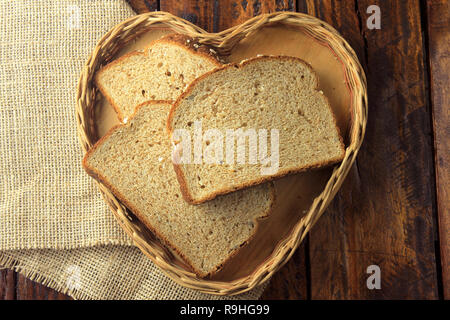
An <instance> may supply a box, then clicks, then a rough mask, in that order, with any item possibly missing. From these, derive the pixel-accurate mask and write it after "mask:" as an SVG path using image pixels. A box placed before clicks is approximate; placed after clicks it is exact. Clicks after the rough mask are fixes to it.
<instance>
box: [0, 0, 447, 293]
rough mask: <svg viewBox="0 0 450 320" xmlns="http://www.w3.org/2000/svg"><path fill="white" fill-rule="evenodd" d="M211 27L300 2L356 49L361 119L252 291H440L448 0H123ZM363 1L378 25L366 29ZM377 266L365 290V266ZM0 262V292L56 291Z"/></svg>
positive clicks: (443, 286)
mask: <svg viewBox="0 0 450 320" xmlns="http://www.w3.org/2000/svg"><path fill="white" fill-rule="evenodd" d="M128 2H129V3H130V4H131V5H132V7H133V8H134V9H135V11H136V12H147V11H153V10H163V11H168V12H171V13H173V14H176V15H178V16H180V17H183V18H185V19H186V20H189V21H191V22H193V23H195V24H197V25H199V26H200V27H202V28H204V29H205V30H207V31H210V32H218V31H221V30H224V29H226V28H228V27H230V26H234V25H236V24H239V23H242V22H244V21H245V20H246V19H248V18H250V17H253V16H255V15H258V14H262V13H267V12H273V11H280V10H290V11H298V12H304V13H308V14H310V15H313V16H316V17H318V18H320V19H323V20H324V21H326V22H328V23H329V24H331V25H332V26H333V27H335V28H336V29H337V30H338V31H339V32H340V33H341V34H342V35H343V36H344V37H345V38H346V39H347V41H348V42H349V43H350V45H351V46H352V47H353V48H354V49H355V51H356V53H357V55H358V57H359V59H360V61H361V63H362V64H363V66H364V68H365V70H366V73H367V76H368V83H369V86H368V87H369V122H368V127H367V133H366V138H365V141H364V144H363V146H362V149H361V151H360V154H359V156H358V158H357V161H356V163H355V165H354V166H353V168H352V170H351V172H350V174H349V176H348V178H347V180H346V182H345V183H344V185H343V186H342V189H341V190H340V191H339V193H338V194H337V196H336V198H335V200H334V201H333V202H332V203H331V205H330V207H329V209H328V210H327V212H326V213H325V214H324V215H323V217H322V218H321V219H320V220H319V222H318V224H317V225H316V226H315V227H314V228H313V229H312V231H311V233H310V235H309V239H307V240H306V241H305V242H303V244H302V246H301V247H300V248H299V249H298V250H297V252H296V253H295V255H294V256H293V258H292V259H291V260H290V261H289V262H288V263H287V264H286V265H285V266H284V267H283V268H282V269H281V270H280V271H279V272H278V273H277V274H276V275H275V276H274V277H273V279H272V280H271V282H270V284H269V286H268V288H267V289H266V291H265V292H264V294H263V296H262V299H438V298H444V297H445V298H447V299H450V217H449V203H450V202H449V188H448V187H449V182H448V181H449V180H448V178H449V154H448V150H449V144H448V139H449V136H450V129H449V113H448V110H449V109H448V108H449V92H448V91H449V84H450V82H449V76H448V70H449V40H450V39H449V21H450V19H449V8H448V1H447V0H421V1H420V0H411V1H409V0H408V1H406V0H346V1H340V0H298V1H293V0H268V1H263V0H245V1H243V0H212V1H207V0H198V1H195V0H191V1H189V0H182V1H179V0H159V1H156V0H155V1H147V0H129V1H128ZM371 5H378V6H379V8H380V10H381V29H379V30H377V29H374V30H369V29H368V28H367V25H366V21H367V19H368V18H369V16H370V15H371V14H372V13H367V8H368V7H369V6H371ZM370 265H377V266H379V267H380V270H381V289H380V290H376V289H375V290H369V289H368V288H367V285H366V280H367V278H368V276H369V274H367V267H368V266H370ZM66 298H68V297H66V296H64V295H62V294H59V293H56V292H55V291H53V290H51V289H48V288H46V287H44V286H41V285H39V284H36V283H34V282H32V281H30V280H27V279H26V278H24V277H23V276H21V275H18V274H17V273H14V272H13V271H10V270H0V299H66Z"/></svg>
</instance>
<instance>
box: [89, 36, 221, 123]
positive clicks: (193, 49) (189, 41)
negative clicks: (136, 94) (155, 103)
mask: <svg viewBox="0 0 450 320" xmlns="http://www.w3.org/2000/svg"><path fill="white" fill-rule="evenodd" d="M156 43H170V44H173V45H176V46H178V47H180V48H182V49H185V50H187V51H189V52H190V53H192V54H195V55H198V56H202V57H204V58H206V59H208V60H209V61H210V62H212V63H213V64H215V65H216V66H217V67H221V66H222V65H223V64H222V63H221V62H220V61H219V60H220V58H219V56H218V54H217V53H216V52H215V51H214V49H212V48H211V47H210V46H208V45H204V44H201V43H199V42H198V40H197V39H195V38H191V37H189V36H186V35H183V34H178V33H171V34H168V35H166V36H164V37H162V38H161V39H157V40H153V41H152V42H150V44H149V45H148V46H146V47H145V48H144V49H142V50H135V51H132V52H129V53H127V54H124V55H123V56H121V57H120V58H118V59H116V60H114V61H112V62H110V63H108V64H107V65H106V66H104V67H102V68H101V69H100V70H98V71H97V72H96V74H95V76H94V82H95V85H96V86H97V88H98V89H99V90H100V92H101V93H102V94H103V96H104V97H105V98H106V100H108V102H109V103H110V104H111V106H112V107H113V108H114V110H115V111H116V113H117V117H118V118H119V121H120V122H123V120H124V117H123V114H122V111H121V110H120V107H119V106H118V105H117V103H116V102H115V101H114V99H113V98H112V97H111V96H110V95H109V94H108V92H107V90H106V89H105V87H104V86H103V85H102V83H101V81H100V80H99V77H100V75H101V74H102V73H103V72H105V71H106V70H108V69H109V68H111V67H113V66H115V65H117V64H120V63H122V62H123V60H125V59H127V58H129V57H132V56H139V55H146V53H145V51H146V50H148V49H150V48H151V47H152V46H154V45H155V44H156ZM211 50H212V51H211ZM165 101H171V100H165ZM171 102H173V101H171ZM144 103H145V102H144Z"/></svg>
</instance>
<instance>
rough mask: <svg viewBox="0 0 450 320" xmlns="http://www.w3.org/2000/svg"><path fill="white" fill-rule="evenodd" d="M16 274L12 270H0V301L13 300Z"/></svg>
mask: <svg viewBox="0 0 450 320" xmlns="http://www.w3.org/2000/svg"><path fill="white" fill-rule="evenodd" d="M15 287H16V273H15V272H14V271H12V270H8V269H2V270H0V300H15V299H16V293H15Z"/></svg>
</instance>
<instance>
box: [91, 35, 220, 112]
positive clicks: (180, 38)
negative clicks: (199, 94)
mask: <svg viewBox="0 0 450 320" xmlns="http://www.w3.org/2000/svg"><path fill="white" fill-rule="evenodd" d="M218 59H219V57H218V56H217V54H216V52H215V51H214V49H212V48H210V47H209V46H206V45H202V44H199V43H198V41H197V40H196V39H193V38H190V37H188V36H185V35H181V34H170V35H168V36H165V37H163V38H161V39H159V40H155V41H153V42H151V43H150V45H149V46H148V47H147V48H145V49H143V50H138V51H133V52H130V53H128V54H126V55H124V56H122V57H120V58H119V59H117V60H115V61H113V62H111V63H109V64H108V65H106V66H105V67H103V68H102V69H100V70H99V71H98V72H97V73H96V75H95V82H96V85H97V87H98V88H99V89H100V91H101V92H102V94H103V95H104V96H105V97H106V98H107V100H108V101H109V102H110V103H111V105H112V106H113V107H114V109H115V110H116V112H117V115H118V117H119V120H120V121H123V120H124V119H127V118H128V117H130V115H131V114H133V112H134V108H135V107H136V106H137V105H139V104H141V103H143V102H145V101H148V100H175V99H176V98H177V97H178V95H179V94H180V93H181V92H183V90H184V89H185V88H186V87H187V85H188V84H189V83H190V82H191V81H192V80H194V79H195V78H197V77H198V76H200V75H202V74H204V73H205V72H207V71H210V70H212V69H214V68H217V67H219V66H221V65H222V64H221V63H220V62H219V60H218Z"/></svg>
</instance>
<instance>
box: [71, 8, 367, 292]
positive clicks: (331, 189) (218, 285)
mask: <svg viewBox="0 0 450 320" xmlns="http://www.w3.org/2000/svg"><path fill="white" fill-rule="evenodd" d="M156 24H158V25H162V26H164V27H166V28H170V29H171V30H173V31H174V32H179V33H184V34H187V35H189V36H192V37H197V38H199V39H200V42H202V43H207V44H209V45H212V46H214V47H216V48H217V51H219V52H220V53H221V54H224V55H227V54H229V53H230V52H231V51H232V50H233V48H234V46H235V45H236V44H237V43H239V42H240V41H242V40H243V39H245V38H247V37H248V36H249V35H251V34H253V33H254V32H255V31H257V30H259V29H261V28H263V27H265V26H269V25H272V24H278V25H280V24H282V25H286V26H289V27H295V28H300V29H301V30H302V32H303V33H305V34H307V35H308V36H311V37H312V38H314V39H315V40H317V41H320V42H322V43H323V44H324V45H325V46H327V47H328V48H329V49H330V50H332V51H333V52H334V55H335V57H336V59H339V60H340V61H341V62H342V65H343V69H344V71H343V75H344V76H345V83H346V86H347V87H348V89H349V91H350V95H349V97H350V98H349V102H350V107H349V108H350V115H351V116H350V117H351V119H350V125H349V126H348V130H347V135H346V137H345V139H344V140H346V153H345V158H344V160H343V161H342V162H341V163H340V164H339V165H338V166H336V167H335V168H334V170H333V171H332V173H331V177H329V179H328V181H327V182H326V185H325V188H323V189H322V192H321V193H320V195H318V196H317V197H315V199H314V200H313V201H312V204H311V205H310V207H309V210H306V211H307V213H306V214H305V215H304V216H303V217H302V218H301V219H298V221H296V223H295V225H293V226H292V229H291V231H290V232H289V233H288V235H287V236H285V237H284V238H280V239H279V241H278V244H277V246H276V247H275V248H274V250H272V252H271V253H270V254H269V255H268V256H267V257H266V258H265V259H264V260H262V262H261V263H260V264H259V265H258V266H257V267H255V269H254V270H253V271H252V272H250V273H249V274H247V275H245V276H242V277H240V278H238V279H233V280H231V281H225V280H211V279H200V278H198V277H197V276H196V275H195V274H193V273H192V272H190V271H187V269H186V268H185V265H184V264H183V262H182V261H180V260H179V259H178V258H177V257H176V256H175V255H173V254H172V253H171V252H170V251H169V250H167V249H166V248H165V247H164V246H163V245H162V244H161V243H160V242H159V241H158V239H157V238H156V237H155V236H153V235H152V234H151V233H150V232H149V231H148V230H147V229H146V228H145V227H144V226H143V224H142V223H141V222H140V221H139V220H138V219H137V218H136V217H135V216H134V215H133V214H132V212H130V211H128V209H127V208H126V207H125V206H124V205H123V204H122V203H121V202H120V201H119V200H118V199H117V198H116V197H115V196H114V195H113V194H112V193H111V192H110V191H109V190H108V189H107V188H106V187H105V186H104V185H102V184H100V183H99V184H98V185H99V188H100V190H101V192H102V194H103V196H104V198H105V200H106V202H107V204H108V205H109V207H110V208H111V210H112V212H113V213H114V214H115V216H116V218H117V220H118V221H119V223H120V225H121V226H122V228H123V229H124V230H125V231H126V232H127V233H128V234H129V235H130V236H131V238H132V239H133V241H134V243H135V244H136V246H137V247H139V248H140V250H141V251H142V252H143V253H144V254H146V255H147V256H148V257H149V258H150V259H151V260H152V261H153V262H154V263H155V264H156V265H158V266H159V267H160V268H161V269H162V270H163V271H164V272H165V273H166V274H167V275H168V276H169V277H170V278H172V279H173V280H174V281H176V282H177V283H179V284H181V285H183V286H186V287H189V288H193V289H197V290H200V291H202V292H205V293H210V294H217V295H233V294H239V293H242V292H245V291H248V290H250V289H252V288H254V287H255V286H258V285H261V284H262V283H264V282H265V281H267V280H268V279H270V277H271V276H272V275H273V274H274V273H275V272H276V271H277V270H278V269H280V267H282V266H283V265H284V264H285V263H286V262H287V261H288V260H289V259H290V257H291V256H292V254H293V253H294V251H295V250H296V248H297V247H298V246H299V244H300V243H301V241H302V240H303V239H304V238H305V236H306V234H307V233H308V232H309V230H310V229H311V227H312V226H313V225H314V224H315V223H316V221H317V220H318V219H319V217H320V216H321V215H322V213H323V212H324V210H325V209H326V207H327V206H328V204H329V203H330V201H331V200H332V199H333V197H334V195H335V194H336V192H337V191H338V190H339V188H340V186H341V185H342V182H343V181H344V179H345V177H346V175H347V173H348V171H349V169H350V168H351V166H352V164H353V162H354V161H355V158H356V155H357V153H358V150H359V148H360V146H361V143H362V140H363V137H364V132H365V127H366V122H367V90H366V78H365V75H364V71H363V69H362V67H361V65H360V63H359V62H358V58H357V56H356V54H355V52H354V51H353V49H352V48H351V47H350V46H349V45H348V43H347V42H346V41H345V40H344V39H343V38H342V37H341V36H340V35H339V34H338V32H337V31H336V30H335V29H333V28H332V27H331V26H329V25H328V24H326V23H324V22H323V21H321V20H319V19H317V18H314V17H311V16H308V15H305V14H299V13H292V12H277V13H273V14H267V15H261V16H258V17H255V18H253V19H250V20H248V21H247V22H245V23H243V24H241V25H239V26H236V27H233V28H230V29H228V30H225V31H222V32H220V33H215V34H212V33H207V32H205V31H204V30H202V29H201V28H199V27H197V26H195V25H193V24H191V23H189V22H187V21H185V20H183V19H181V18H178V17H176V16H173V15H171V14H169V13H164V12H152V13H146V14H141V15H137V16H134V17H132V18H130V19H128V20H126V21H124V22H122V23H121V24H119V25H117V26H115V27H114V28H113V29H112V30H111V31H109V32H108V33H107V34H106V35H104V37H103V38H102V39H101V40H100V41H99V43H98V44H97V46H96V47H95V49H94V50H93V52H92V55H91V56H90V57H89V59H88V61H87V62H86V65H85V66H84V68H83V70H82V73H81V77H80V81H79V85H78V93H77V108H76V114H77V117H76V119H77V125H78V135H79V138H80V142H81V145H82V148H83V150H84V152H87V150H89V149H90V148H91V147H92V145H93V144H94V143H95V142H96V140H97V134H96V129H95V126H96V123H95V116H94V114H95V112H94V110H95V106H96V101H97V99H96V97H97V89H96V87H95V85H94V83H93V77H94V74H95V72H96V71H97V70H98V69H99V67H100V66H102V65H104V64H106V63H107V62H108V61H110V60H111V59H112V58H113V57H114V55H115V54H116V53H117V52H118V50H119V49H121V48H122V47H124V46H125V45H126V44H127V43H128V42H129V41H130V40H132V39H135V38H136V37H137V36H138V35H139V34H142V33H143V32H145V31H146V30H148V29H149V28H151V27H152V26H154V25H156Z"/></svg>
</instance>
